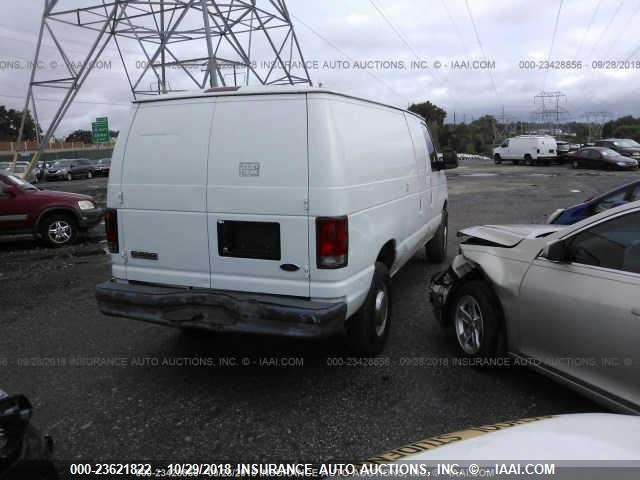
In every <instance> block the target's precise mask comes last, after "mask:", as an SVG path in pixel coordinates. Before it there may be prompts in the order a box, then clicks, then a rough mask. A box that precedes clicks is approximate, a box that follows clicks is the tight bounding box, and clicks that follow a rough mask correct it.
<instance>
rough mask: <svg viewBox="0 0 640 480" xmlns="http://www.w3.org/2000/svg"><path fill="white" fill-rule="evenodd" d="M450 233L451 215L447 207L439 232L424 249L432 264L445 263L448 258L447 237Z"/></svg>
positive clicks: (443, 210)
mask: <svg viewBox="0 0 640 480" xmlns="http://www.w3.org/2000/svg"><path fill="white" fill-rule="evenodd" d="M448 233H449V214H448V212H447V209H446V207H445V208H443V209H442V222H440V226H439V227H438V231H437V232H436V234H435V235H434V236H433V238H432V239H431V240H429V243H427V245H426V246H425V247H424V248H425V254H426V256H427V260H429V261H431V262H438V263H440V262H443V261H444V260H445V259H446V258H447V240H448V239H447V235H448Z"/></svg>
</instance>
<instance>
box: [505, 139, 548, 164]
mask: <svg viewBox="0 0 640 480" xmlns="http://www.w3.org/2000/svg"><path fill="white" fill-rule="evenodd" d="M557 157H558V147H557V145H556V140H555V138H553V137H551V136H549V135H519V136H517V137H512V138H507V139H506V140H505V141H504V142H502V144H500V145H499V146H497V147H495V148H494V149H493V159H494V161H495V162H496V163H497V164H500V163H502V161H503V160H510V161H512V162H513V164H514V165H518V164H519V163H523V164H525V165H540V164H544V165H550V164H551V162H552V161H553V160H556V159H557Z"/></svg>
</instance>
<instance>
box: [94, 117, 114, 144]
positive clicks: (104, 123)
mask: <svg viewBox="0 0 640 480" xmlns="http://www.w3.org/2000/svg"><path fill="white" fill-rule="evenodd" d="M91 137H92V140H93V143H108V142H109V141H111V136H110V135H109V120H108V118H107V117H98V118H96V121H95V122H91Z"/></svg>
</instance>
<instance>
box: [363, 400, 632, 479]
mask: <svg viewBox="0 0 640 480" xmlns="http://www.w3.org/2000/svg"><path fill="white" fill-rule="evenodd" d="M638 460H640V417H637V416H630V415H615V414H610V413H581V414H570V415H557V416H556V415H552V416H543V417H532V418H524V419H521V420H515V421H510V422H503V423H497V424H493V425H486V426H482V427H472V428H468V429H466V430H461V431H458V432H452V433H446V434H443V435H438V436H435V437H431V438H427V439H424V440H419V441H416V442H413V443H410V444H409V445H405V446H403V447H399V448H395V449H393V450H389V451H387V452H385V453H383V454H381V455H376V456H375V457H372V458H369V459H367V460H365V461H364V462H363V463H362V465H372V464H373V465H376V464H377V465H380V464H389V463H393V462H425V463H426V464H428V465H429V466H431V467H434V466H436V465H437V463H436V462H442V461H447V462H460V464H462V462H464V461H478V462H481V464H487V463H489V462H490V463H489V464H490V465H492V466H495V465H496V464H502V463H504V462H509V463H511V462H522V461H525V462H527V461H540V462H559V461H574V462H575V461H636V462H637V461H638ZM509 463H507V465H509ZM578 465H579V464H578ZM487 478H489V477H487ZM498 478H503V477H498ZM542 478H547V477H542ZM560 478H564V477H560ZM601 478H615V477H607V476H606V475H604V473H603V476H602V477H601Z"/></svg>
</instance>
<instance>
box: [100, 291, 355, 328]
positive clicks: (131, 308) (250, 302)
mask: <svg viewBox="0 0 640 480" xmlns="http://www.w3.org/2000/svg"><path fill="white" fill-rule="evenodd" d="M96 299H97V300H98V307H99V308H100V311H101V312H102V313H104V314H105V315H111V316H116V317H126V318H132V319H135V320H142V321H145V322H151V323H157V324H160V325H165V326H168V327H175V328H199V329H204V330H213V331H217V332H221V331H224V332H247V333H258V334H271V335H285V336H291V337H306V338H322V337H327V336H330V335H332V334H335V333H340V332H342V330H343V329H344V325H345V320H346V314H347V304H346V303H345V302H336V303H325V302H318V301H313V300H308V299H304V298H297V297H285V296H280V295H266V294H259V293H244V292H231V291H226V290H208V289H195V288H189V289H187V288H180V287H167V286H163V285H148V284H134V283H120V282H116V281H114V280H111V281H108V282H104V283H101V284H99V285H98V286H97V287H96Z"/></svg>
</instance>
